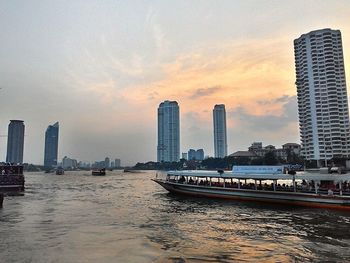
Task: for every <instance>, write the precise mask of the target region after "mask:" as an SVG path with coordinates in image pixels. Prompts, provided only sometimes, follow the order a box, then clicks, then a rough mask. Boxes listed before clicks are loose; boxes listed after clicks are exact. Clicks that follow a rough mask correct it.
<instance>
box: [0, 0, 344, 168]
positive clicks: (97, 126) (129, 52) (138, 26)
mask: <svg viewBox="0 0 350 263" xmlns="http://www.w3.org/2000/svg"><path fill="white" fill-rule="evenodd" d="M349 13H350V1H348V0H344V1H335V0H323V1H312V0H308V1H277V0H276V1H262V0H261V1H260V0H257V1H252V0H243V1H238V0H236V1H231V0H228V1H225V0H221V1H214V0H211V1H208V0H198V1H196V0H192V1H189V0H184V1H182V0H177V1H170V0H159V1H142V0H141V1H140V0H138V1H136V0H135V1H132V0H128V1H118V0H113V1H108V0H96V1H90V0H82V1H79V0H74V1H72V0H67V1H66V0H59V1H58V0H57V1H54V0H52V1H44V0H42V1H34V0H33V1H22V0H11V1H10V0H7V1H4V0H0V160H5V158H6V144H7V138H6V134H7V127H8V123H9V120H11V119H21V120H24V122H25V129H26V130H25V149H24V162H29V163H35V164H42V163H43V159H44V137H45V130H46V128H47V126H48V125H50V124H53V123H55V122H56V121H59V123H60V136H59V137H60V138H59V159H62V158H63V157H64V156H68V157H70V158H75V159H78V160H81V161H95V160H103V159H104V158H105V157H106V156H108V157H110V158H111V159H114V158H120V159H121V161H122V165H133V164H135V163H136V162H146V161H155V160H156V153H157V151H156V147H157V108H158V106H159V104H160V103H161V102H162V101H164V100H176V101H178V103H179V106H180V121H181V124H180V130H181V143H180V144H181V152H187V151H188V149H190V148H193V149H199V148H203V149H204V151H205V155H209V156H212V155H213V152H214V149H213V148H214V139H213V123H212V110H213V107H214V105H215V104H221V103H223V104H225V106H226V114H227V129H228V131H227V132H228V153H233V152H235V151H238V150H246V149H247V148H248V146H250V145H251V143H252V142H254V141H262V142H263V144H264V145H268V144H273V145H275V146H277V147H281V145H282V144H284V143H286V142H297V143H299V142H300V139H299V130H298V114H297V102H296V87H295V84H294V82H295V69H294V53H293V40H294V39H295V38H298V37H299V36H300V35H301V34H303V33H308V32H310V31H312V30H316V29H322V28H332V29H339V30H341V32H342V38H343V49H344V57H345V68H346V72H347V79H350V76H349V70H350V20H349ZM348 87H349V84H348Z"/></svg>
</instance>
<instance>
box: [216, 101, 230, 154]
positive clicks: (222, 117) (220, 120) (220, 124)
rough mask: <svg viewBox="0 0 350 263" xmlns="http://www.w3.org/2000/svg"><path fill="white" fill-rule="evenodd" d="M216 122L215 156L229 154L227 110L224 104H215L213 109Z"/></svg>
mask: <svg viewBox="0 0 350 263" xmlns="http://www.w3.org/2000/svg"><path fill="white" fill-rule="evenodd" d="M213 123H214V156H215V157H216V158H224V157H225V156H227V131H226V110H225V105H224V104H219V105H215V107H214V109H213Z"/></svg>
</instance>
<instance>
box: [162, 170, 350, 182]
mask: <svg viewBox="0 0 350 263" xmlns="http://www.w3.org/2000/svg"><path fill="white" fill-rule="evenodd" d="M167 174H168V175H170V176H186V177H191V176H193V177H201V178H206V177H208V178H222V179H231V178H232V179H243V180H244V179H253V180H307V181H311V180H313V181H317V182H318V181H334V182H345V181H349V182H350V174H337V173H334V174H320V173H307V172H302V173H297V174H296V175H292V174H284V173H253V172H251V173H233V172H231V171H223V170H219V171H200V170H183V171H168V172H167Z"/></svg>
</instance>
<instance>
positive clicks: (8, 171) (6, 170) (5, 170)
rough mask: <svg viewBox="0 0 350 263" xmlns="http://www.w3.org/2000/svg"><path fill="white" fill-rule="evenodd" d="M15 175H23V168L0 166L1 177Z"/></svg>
mask: <svg viewBox="0 0 350 263" xmlns="http://www.w3.org/2000/svg"><path fill="white" fill-rule="evenodd" d="M13 174H15V175H17V174H23V167H22V166H8V165H6V166H0V176H1V175H13Z"/></svg>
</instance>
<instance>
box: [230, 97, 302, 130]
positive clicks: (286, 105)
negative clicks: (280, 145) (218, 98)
mask: <svg viewBox="0 0 350 263" xmlns="http://www.w3.org/2000/svg"><path fill="white" fill-rule="evenodd" d="M281 98H283V99H281ZM272 101H279V102H280V101H283V105H282V109H281V111H279V112H278V115H273V114H265V115H254V114H250V113H249V112H247V110H245V109H244V108H243V107H237V108H236V109H235V110H233V111H231V112H229V113H228V115H229V117H230V118H233V119H236V120H238V122H239V125H240V127H243V130H244V129H247V130H254V131H270V132H271V133H276V134H277V133H278V131H280V130H282V129H284V128H285V127H287V126H288V125H289V124H290V123H295V122H297V121H298V118H297V117H298V115H297V114H298V113H297V100H296V96H283V97H280V98H276V99H274V100H272ZM268 103H271V101H268Z"/></svg>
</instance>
